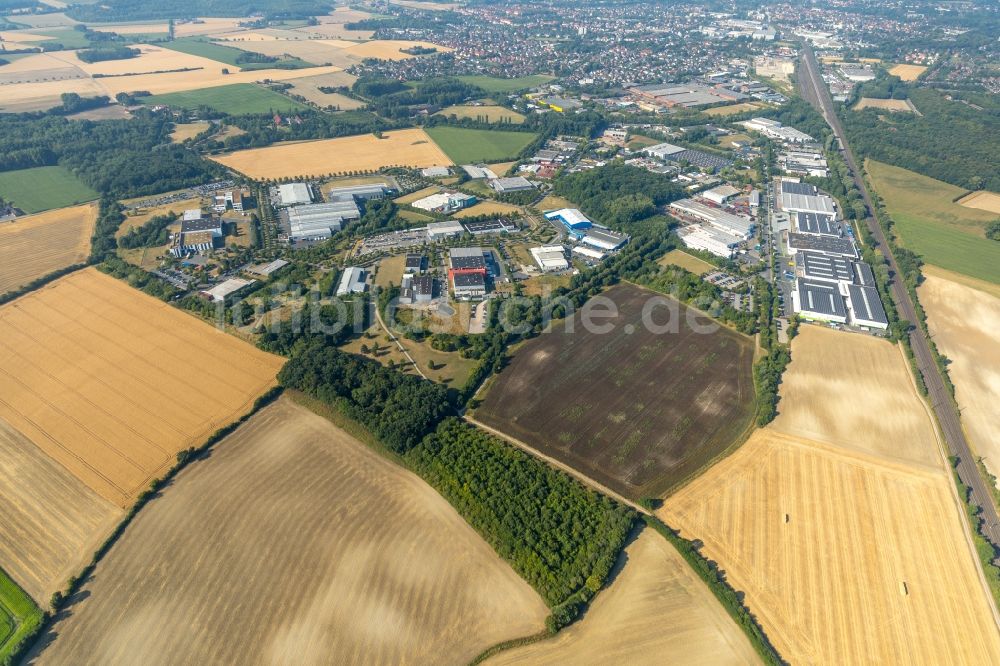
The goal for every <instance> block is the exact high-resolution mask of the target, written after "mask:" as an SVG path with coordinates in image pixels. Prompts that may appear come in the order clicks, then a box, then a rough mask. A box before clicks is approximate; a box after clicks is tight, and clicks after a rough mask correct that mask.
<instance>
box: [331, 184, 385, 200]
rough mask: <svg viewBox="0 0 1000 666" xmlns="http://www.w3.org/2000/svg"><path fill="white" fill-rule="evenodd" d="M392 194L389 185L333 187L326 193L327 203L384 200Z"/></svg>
mask: <svg viewBox="0 0 1000 666" xmlns="http://www.w3.org/2000/svg"><path fill="white" fill-rule="evenodd" d="M391 192H392V188H391V187H389V184H388V183H372V184H370V185H348V186H346V187H333V188H330V190H329V191H328V192H327V193H326V200H327V201H345V200H347V199H354V200H356V201H368V200H370V199H384V198H385V197H387V196H388V195H389V194H390V193H391Z"/></svg>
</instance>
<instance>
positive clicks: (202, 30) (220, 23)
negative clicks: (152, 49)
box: [174, 18, 247, 39]
mask: <svg viewBox="0 0 1000 666" xmlns="http://www.w3.org/2000/svg"><path fill="white" fill-rule="evenodd" d="M246 22H247V19H245V18H199V19H195V20H193V21H186V22H181V21H176V22H175V23H174V36H175V37H176V38H177V39H180V38H181V37H193V36H195V35H212V34H215V33H229V32H238V31H240V30H243V28H241V27H240V23H246Z"/></svg>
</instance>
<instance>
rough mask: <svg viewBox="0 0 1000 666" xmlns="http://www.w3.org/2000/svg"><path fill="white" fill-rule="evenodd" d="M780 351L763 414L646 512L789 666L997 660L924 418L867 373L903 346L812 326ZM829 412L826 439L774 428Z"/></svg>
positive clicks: (996, 642)
mask: <svg viewBox="0 0 1000 666" xmlns="http://www.w3.org/2000/svg"><path fill="white" fill-rule="evenodd" d="M813 330H815V331H816V333H813V332H811V331H813ZM818 343H821V344H818ZM879 348H882V350H880V349H879ZM851 350H853V351H854V354H853V356H854V357H856V360H855V361H854V362H848V359H849V358H850V357H851V356H852V354H851V353H850V352H851ZM883 350H884V351H883ZM894 357H895V358H896V362H895V364H894V365H895V367H892V365H890V364H888V359H892V358H894ZM792 358H793V361H792V366H791V367H790V368H789V371H788V372H787V373H786V379H785V381H784V382H783V383H782V387H781V396H782V400H781V402H780V403H779V409H780V410H781V412H782V415H781V416H780V417H779V419H778V420H777V421H776V422H775V423H774V426H773V427H768V428H765V429H763V430H759V431H757V432H756V433H754V435H753V436H752V437H751V438H750V440H749V441H748V442H747V443H746V444H744V445H743V447H742V448H740V449H739V450H738V451H737V452H736V453H734V454H733V455H732V456H730V457H729V458H727V459H725V460H723V461H722V462H720V463H718V464H717V465H715V466H714V467H713V468H711V469H710V470H709V471H708V472H706V473H705V474H703V475H702V476H701V477H699V478H698V479H697V480H696V481H694V482H693V483H691V484H690V485H689V486H687V487H685V488H683V489H682V490H681V491H680V492H678V493H677V494H676V495H674V496H672V497H670V498H669V499H668V500H667V501H666V504H665V506H664V508H663V509H662V510H661V511H660V515H661V517H663V519H664V520H665V521H667V522H668V523H669V524H671V525H673V526H674V527H676V528H679V529H680V531H681V534H682V535H684V536H686V537H687V538H689V539H699V540H701V541H702V542H703V543H704V550H703V552H704V554H705V555H706V556H707V557H708V558H710V559H712V560H715V561H717V562H718V563H719V566H720V567H721V568H722V569H723V570H724V571H725V572H726V576H727V578H728V579H729V581H730V582H731V583H732V585H733V586H734V587H735V588H736V589H737V590H740V591H743V592H744V593H745V594H746V603H747V605H748V606H749V608H750V610H751V611H752V612H753V613H754V614H755V615H756V616H757V618H758V619H759V621H760V623H761V625H762V626H763V628H764V630H765V631H766V632H767V634H768V636H769V637H770V639H771V641H772V642H773V643H774V644H775V646H776V647H777V649H778V651H779V652H780V653H781V655H782V656H783V657H784V658H785V659H787V660H788V661H789V662H791V663H794V664H889V663H893V664H898V663H908V664H941V663H962V664H985V663H998V661H1000V631H998V628H997V620H996V616H995V614H994V610H993V607H992V603H991V601H990V597H989V596H988V592H987V591H986V588H985V586H984V583H983V582H982V580H981V578H980V574H979V571H978V567H977V563H976V561H975V556H974V554H973V552H972V548H971V544H970V542H969V540H968V537H967V535H966V529H965V525H964V521H965V516H964V515H963V510H962V508H961V507H960V505H959V503H958V500H957V497H956V495H955V491H954V482H953V480H952V477H951V472H950V470H948V469H947V467H946V464H945V460H944V456H943V454H942V453H941V451H940V448H939V447H940V444H939V443H938V442H937V441H936V437H935V430H934V424H933V422H932V421H931V419H930V417H929V415H928V414H927V413H926V411H925V410H924V408H923V404H922V401H921V400H920V399H919V397H918V395H917V393H916V390H915V389H914V388H912V386H911V387H909V388H908V387H907V385H906V383H905V382H903V383H896V384H893V383H880V382H883V381H885V379H884V378H883V379H881V380H879V381H878V382H875V381H873V380H872V379H871V377H872V375H885V374H887V373H888V374H890V375H896V374H900V373H903V372H904V371H905V369H906V361H905V359H904V358H903V357H902V355H899V354H898V352H897V350H896V349H895V348H894V347H893V346H892V345H890V344H889V343H887V342H884V341H879V340H874V339H870V338H866V337H864V336H860V335H855V334H845V333H836V332H832V331H826V330H822V329H818V328H815V327H806V328H804V329H803V333H802V335H801V336H800V337H798V338H796V339H795V340H794V341H793V343H792ZM880 359H885V360H880ZM796 365H798V368H796V367H795V366H796ZM804 368H809V369H812V370H814V371H815V373H816V374H812V373H805V372H803V369H804ZM820 368H822V369H823V371H824V372H826V373H827V374H826V376H825V377H823V378H822V381H821V377H820V376H819V374H818V373H819V371H820ZM810 376H812V378H813V382H812V383H809V382H808V381H805V380H806V379H807V378H808V377H810ZM903 379H905V377H904V378H903ZM880 391H881V392H883V393H886V394H890V393H891V394H894V395H893V398H892V401H891V402H886V400H888V398H885V397H882V396H880V395H879V392H880ZM818 404H819V405H823V404H825V405H826V406H825V407H823V408H822V409H821V408H819V407H817V405H818ZM921 414H923V417H922V421H921V419H920V418H919V417H920V415H921ZM834 415H839V421H837V422H836V423H831V425H830V426H829V427H831V428H832V433H833V436H832V437H830V438H828V439H827V441H817V440H814V439H813V440H811V439H808V438H807V437H806V436H803V435H801V434H800V433H801V432H806V431H809V430H808V428H800V429H799V431H800V432H798V433H795V432H790V430H794V429H793V428H788V427H787V426H789V425H790V424H806V425H807V426H809V427H811V426H812V425H814V424H815V423H816V422H817V421H816V419H817V418H822V419H828V418H832V417H833V416H834ZM900 415H902V416H900ZM783 420H784V424H783V425H784V426H786V428H785V432H779V427H778V426H779V424H781V422H782V421H783ZM921 423H922V425H921ZM809 432H814V431H809ZM906 433H909V435H907V434H906ZM907 436H913V437H915V438H916V439H915V440H913V441H910V442H907V441H906V440H905V439H904V437H907ZM904 443H905V446H904ZM894 446H898V447H899V450H896V449H894V448H893V447H894ZM935 460H936V462H933V461H935Z"/></svg>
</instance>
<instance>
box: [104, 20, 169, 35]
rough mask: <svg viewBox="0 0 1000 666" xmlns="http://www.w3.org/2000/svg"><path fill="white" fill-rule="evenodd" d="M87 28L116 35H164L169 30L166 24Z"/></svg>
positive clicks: (109, 24)
mask: <svg viewBox="0 0 1000 666" xmlns="http://www.w3.org/2000/svg"><path fill="white" fill-rule="evenodd" d="M88 27H89V28H90V29H91V30H96V31H97V32H113V33H114V34H116V35H155V34H159V33H163V34H166V33H167V32H168V31H169V30H170V26H168V25H167V24H166V23H120V24H114V23H94V24H91V25H90V26H88Z"/></svg>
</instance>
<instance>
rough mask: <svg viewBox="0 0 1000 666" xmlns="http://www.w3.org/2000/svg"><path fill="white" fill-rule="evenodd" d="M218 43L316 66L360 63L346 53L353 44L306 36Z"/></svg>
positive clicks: (347, 65)
mask: <svg viewBox="0 0 1000 666" xmlns="http://www.w3.org/2000/svg"><path fill="white" fill-rule="evenodd" d="M240 36H242V35H238V36H236V38H238V37H240ZM216 43H217V44H222V45H224V46H231V47H235V48H243V49H246V50H248V51H253V52H255V53H263V54H264V55H267V56H274V57H281V56H284V55H288V56H291V57H293V58H301V59H302V60H305V61H306V62H311V63H313V64H316V65H326V64H330V65H337V66H339V67H350V66H351V65H353V64H357V62H360V61H359V60H356V59H354V58H351V57H350V56H349V55H348V54H347V53H346V52H345V51H344V48H343V47H344V45H345V44H350V45H352V46H353V44H354V43H353V42H341V41H338V40H330V39H306V35H302V38H301V39H294V40H290V39H273V40H265V41H256V42H247V43H241V42H239V41H220V42H216Z"/></svg>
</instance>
